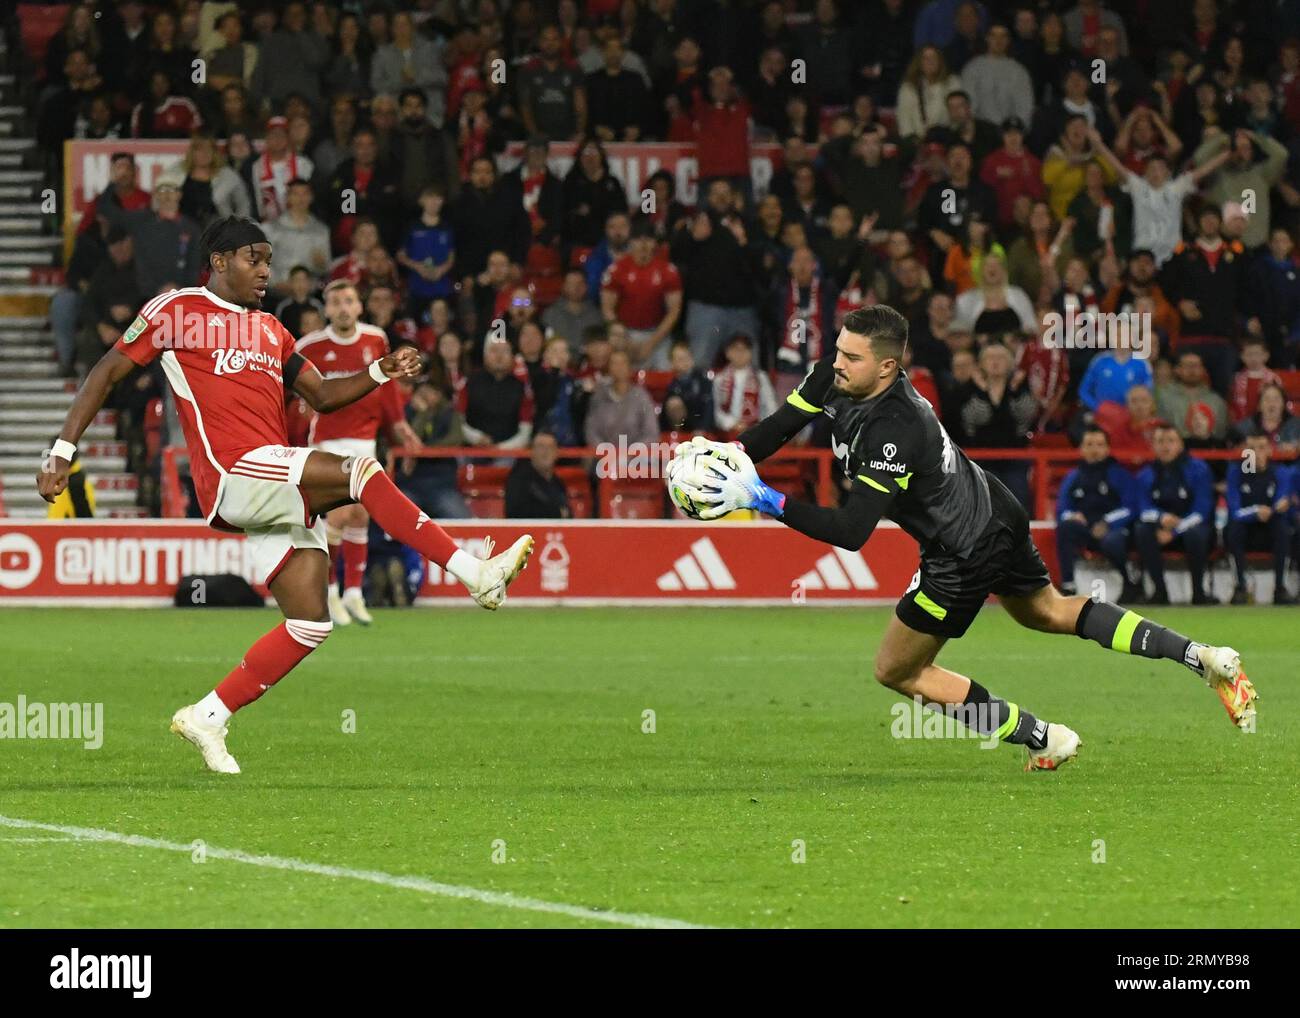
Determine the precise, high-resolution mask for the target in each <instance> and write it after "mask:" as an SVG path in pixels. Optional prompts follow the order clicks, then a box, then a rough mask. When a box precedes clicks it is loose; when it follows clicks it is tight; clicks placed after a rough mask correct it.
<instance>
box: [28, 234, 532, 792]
mask: <svg viewBox="0 0 1300 1018" xmlns="http://www.w3.org/2000/svg"><path fill="white" fill-rule="evenodd" d="M201 244H202V245H203V254H204V256H205V260H206V261H207V263H208V265H209V267H210V269H211V278H210V280H209V283H208V285H207V286H206V287H188V288H185V289H181V290H171V291H169V292H167V293H164V294H162V295H160V296H158V297H155V298H154V299H153V300H151V301H149V302H148V303H146V304H145V305H144V307H143V308H142V309H141V311H140V314H139V315H138V316H137V317H136V319H135V321H134V322H133V323H132V324H131V326H130V328H128V329H127V330H126V332H125V333H123V334H122V336H121V338H120V339H119V340H118V341H117V343H116V345H114V346H113V347H112V349H110V350H108V351H107V352H106V353H105V354H104V356H103V357H102V358H101V359H100V361H99V362H98V363H97V364H96V365H95V366H94V368H92V369H91V371H90V373H89V374H88V375H87V376H86V380H85V382H84V383H83V385H82V387H81V389H80V391H79V392H78V393H77V395H76V398H75V399H74V400H73V402H72V406H71V407H69V409H68V414H67V417H66V419H65V421H64V424H63V429H62V430H61V431H60V433H59V438H58V440H57V441H56V442H55V443H54V448H53V449H52V450H51V452H50V455H49V456H48V457H47V458H46V460H45V462H44V463H43V464H42V465H41V472H40V473H39V474H38V475H37V478H36V482H37V488H38V490H39V491H40V493H41V497H42V498H44V499H45V500H46V501H47V502H53V501H54V498H55V497H56V496H57V495H58V494H59V493H60V492H62V491H63V490H64V489H65V488H66V487H67V486H68V473H69V468H70V465H71V459H72V457H73V455H74V454H75V453H76V442H77V440H78V439H80V438H81V435H82V433H83V432H84V431H85V430H86V427H87V426H88V425H89V424H90V422H91V421H92V420H94V418H95V415H96V414H97V413H98V412H99V410H100V408H101V407H102V406H103V405H104V401H105V400H106V399H107V398H108V395H109V393H110V392H111V391H112V389H113V387H114V386H115V385H116V384H117V383H118V382H120V381H121V380H122V379H124V378H125V377H126V376H127V375H128V374H130V373H131V371H133V370H134V369H135V368H136V367H137V366H139V365H144V364H148V363H150V362H152V361H154V360H158V361H160V362H161V364H162V367H163V371H164V373H165V374H166V377H167V381H168V383H169V384H170V385H171V388H172V391H173V393H174V394H175V396H176V408H177V414H178V416H179V418H180V422H181V429H182V431H183V432H184V434H185V442H186V445H187V446H188V447H189V454H190V471H191V474H192V476H193V479H194V487H195V491H196V493H197V495H198V500H199V504H200V506H201V508H202V510H203V513H204V515H205V517H206V519H207V521H208V523H209V524H210V525H211V526H213V527H216V528H218V529H224V530H234V531H243V532H244V534H245V535H246V537H247V541H248V545H249V547H250V550H251V552H252V556H253V562H254V566H255V569H256V572H257V574H258V578H259V579H260V580H262V581H263V582H265V583H266V585H267V586H268V587H269V588H270V590H271V594H272V595H273V596H274V597H275V600H276V603H277V604H278V605H279V606H280V609H281V611H283V612H284V616H285V620H284V622H282V623H281V624H280V625H278V626H276V627H275V628H274V629H272V630H271V631H270V632H269V633H267V634H266V635H265V636H263V637H262V638H261V639H260V640H258V641H257V642H256V643H255V644H253V646H252V647H251V648H249V650H248V652H247V653H246V654H245V655H244V658H243V660H242V661H240V663H239V664H238V665H237V666H236V667H235V668H234V669H233V670H232V671H231V672H230V674H229V675H227V676H226V677H225V678H224V679H223V680H222V681H221V682H220V683H219V684H218V685H217V687H216V688H215V689H214V690H213V691H212V692H211V693H209V694H208V695H207V696H205V697H204V698H203V699H202V700H200V701H199V702H198V703H195V704H191V705H189V706H186V707H182V708H180V709H179V710H178V711H176V713H175V714H174V715H173V716H172V731H173V732H175V733H176V734H178V735H180V736H181V737H183V738H185V739H186V740H188V741H189V742H191V743H193V744H194V745H195V746H196V747H197V748H198V749H199V751H200V752H201V753H202V754H203V761H204V763H205V764H207V766H208V768H209V769H210V770H214V771H218V772H220V773H223V774H238V773H239V765H238V764H237V763H236V762H235V759H234V757H232V756H231V755H230V753H229V751H228V750H227V749H226V734H227V728H226V722H227V721H228V720H229V718H230V716H231V715H232V714H233V713H234V712H235V711H237V710H239V709H240V708H241V707H245V706H247V705H248V704H250V703H252V702H253V701H254V700H256V699H257V698H258V697H260V696H261V695H262V694H263V693H265V692H266V690H268V689H269V688H270V687H271V686H273V685H275V683H277V682H278V681H279V680H280V679H282V678H283V677H284V676H285V675H286V674H288V673H289V671H290V670H291V669H293V668H294V667H295V666H296V665H297V664H298V663H299V662H300V661H302V660H303V659H304V658H305V657H306V656H307V655H308V654H310V653H311V652H312V651H313V650H314V649H315V648H316V647H317V646H319V645H320V644H321V643H322V642H324V640H325V638H326V637H327V636H328V635H329V634H330V630H331V629H332V628H333V624H332V623H331V622H330V619H329V607H328V604H327V599H326V593H325V580H326V576H327V575H328V573H329V556H328V555H327V554H326V550H325V538H324V535H323V534H322V533H321V531H320V529H319V528H316V527H314V523H315V521H316V519H317V517H319V516H322V515H324V514H325V513H327V512H329V511H330V510H331V509H334V508H337V507H338V506H343V505H349V504H352V503H354V502H360V503H361V504H362V505H364V506H365V507H366V510H367V511H368V512H369V513H370V515H371V516H373V517H374V518H375V520H376V522H378V523H379V525H380V526H381V527H383V528H384V530H386V531H387V532H388V533H389V534H391V535H392V536H393V538H395V539H396V540H398V541H401V542H402V543H403V544H408V545H410V546H411V547H413V548H416V549H417V550H418V551H419V552H420V553H421V554H423V555H424V556H425V557H426V558H428V559H430V560H432V561H433V562H435V563H437V564H438V565H440V566H442V567H443V568H444V569H446V570H447V571H448V572H450V573H451V574H452V575H453V576H455V577H456V578H457V579H459V580H460V581H461V582H462V583H464V584H465V586H466V587H468V588H469V591H470V594H471V595H472V596H473V598H474V600H475V601H476V602H478V604H480V605H481V606H482V607H484V608H488V609H496V608H498V607H500V605H501V604H502V602H503V601H504V600H505V596H506V587H507V586H509V584H510V583H511V582H512V581H513V580H514V579H515V577H516V576H518V575H519V573H520V571H521V570H522V569H523V568H524V565H525V564H526V563H527V561H528V556H529V554H530V553H531V551H532V544H533V539H532V537H531V536H529V535H525V536H523V537H521V538H520V539H519V540H518V541H516V542H515V543H514V544H513V545H511V546H510V548H509V549H508V550H507V551H505V552H503V553H502V554H500V555H497V556H495V557H493V558H486V559H478V558H474V557H472V556H470V555H469V554H467V553H466V552H464V551H462V550H460V549H459V548H457V547H456V544H455V542H454V541H452V539H451V537H450V536H449V535H448V534H447V532H446V531H444V530H443V529H442V528H441V527H439V526H438V525H437V524H436V523H434V522H432V521H431V520H430V519H429V518H428V517H427V516H426V515H425V514H424V513H422V512H421V511H420V510H419V509H418V508H417V507H416V506H415V505H414V503H412V502H411V501H410V500H409V499H407V498H406V496H405V495H403V494H402V493H401V492H400V491H398V489H397V486H396V485H395V484H393V482H392V480H391V479H390V478H389V477H388V475H387V474H386V473H384V471H383V469H382V468H381V467H380V466H379V464H378V463H377V462H376V461H375V459H374V458H373V457H371V456H346V457H344V456H339V455H336V454H334V453H329V452H325V451H323V450H319V449H317V450H313V449H306V448H302V447H295V446H290V445H288V444H287V443H288V435H287V428H286V420H285V409H284V404H285V398H284V397H285V389H286V388H289V389H292V390H293V391H294V392H296V393H298V394H299V395H300V396H302V397H303V398H304V399H305V400H307V402H308V403H309V404H310V405H311V406H312V408H313V409H314V410H315V411H316V412H317V413H331V412H333V411H335V410H340V409H342V408H344V407H346V406H348V405H350V404H352V403H355V402H357V401H358V400H360V399H362V398H363V397H365V396H368V395H369V394H370V393H372V392H374V391H375V390H376V389H377V388H378V387H379V386H381V385H383V384H385V383H386V382H388V381H390V380H391V379H394V378H404V377H406V378H409V377H413V376H414V375H416V374H417V373H418V372H419V370H420V356H419V354H418V353H417V352H416V351H415V350H414V349H413V348H402V349H400V350H398V351H397V352H396V353H391V354H387V355H385V356H384V357H382V358H380V359H379V360H376V361H373V362H372V363H371V365H370V367H369V369H368V370H366V371H361V372H358V373H356V374H351V375H347V376H346V377H342V378H324V377H322V376H321V373H320V372H319V371H318V370H317V369H316V367H315V366H314V365H313V364H312V363H311V362H310V361H309V360H307V358H305V357H304V356H303V355H302V354H301V353H298V352H297V350H296V349H295V347H296V343H295V341H294V338H293V336H292V335H290V333H289V332H288V330H286V329H285V328H284V326H282V325H281V324H280V323H279V322H278V321H277V320H276V319H275V318H274V317H273V316H272V315H270V314H269V313H267V312H264V311H262V310H261V305H262V301H263V299H264V298H265V297H266V290H267V286H268V284H269V282H270V278H271V254H272V251H271V245H270V243H269V242H268V241H267V239H266V235H265V234H264V233H263V232H262V229H261V227H259V226H258V225H257V224H256V223H254V222H252V221H251V220H249V219H243V218H240V217H237V216H228V217H226V218H224V219H218V220H216V221H214V222H213V223H212V224H211V225H210V226H209V227H208V228H207V230H205V231H204V233H203V238H202V240H201ZM490 553H491V549H490V547H489V549H488V554H490Z"/></svg>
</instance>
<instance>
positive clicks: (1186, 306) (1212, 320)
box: [1161, 205, 1247, 392]
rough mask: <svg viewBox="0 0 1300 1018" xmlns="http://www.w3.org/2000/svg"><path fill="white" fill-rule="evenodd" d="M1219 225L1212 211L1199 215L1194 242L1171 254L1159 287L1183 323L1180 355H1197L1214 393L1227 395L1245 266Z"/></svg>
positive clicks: (1242, 301) (1235, 244)
mask: <svg viewBox="0 0 1300 1018" xmlns="http://www.w3.org/2000/svg"><path fill="white" fill-rule="evenodd" d="M1221 224H1222V220H1221V218H1220V214H1219V210H1218V209H1217V208H1216V207H1215V206H1213V205H1206V206H1205V207H1204V208H1202V209H1201V212H1200V214H1199V215H1198V216H1197V235H1196V239H1195V240H1193V241H1192V242H1191V243H1189V244H1183V243H1180V244H1178V246H1177V247H1175V248H1174V253H1173V256H1172V257H1171V258H1170V259H1169V261H1168V262H1167V263H1166V264H1165V267H1164V271H1163V273H1162V275H1161V286H1162V287H1163V288H1164V291H1165V293H1166V294H1168V296H1169V299H1170V300H1171V301H1172V302H1174V305H1175V306H1176V307H1177V308H1178V313H1179V315H1180V316H1181V317H1182V330H1181V334H1180V336H1179V340H1178V347H1177V349H1178V352H1180V353H1181V352H1182V351H1183V350H1185V349H1191V350H1194V351H1195V352H1197V353H1199V354H1200V355H1201V359H1202V361H1203V362H1204V364H1205V366H1206V368H1207V370H1208V371H1209V373H1210V379H1211V381H1212V383H1213V385H1214V388H1215V389H1217V390H1218V391H1220V392H1226V391H1227V389H1228V381H1229V379H1230V377H1231V374H1232V369H1233V367H1234V366H1235V364H1236V360H1237V354H1236V350H1235V349H1233V346H1232V340H1233V338H1234V337H1236V335H1237V334H1238V331H1239V328H1238V321H1239V319H1240V318H1241V311H1242V310H1243V308H1244V305H1245V298H1246V287H1245V274H1246V261H1247V260H1246V257H1245V254H1244V252H1243V251H1242V248H1241V244H1240V243H1238V242H1236V241H1227V240H1225V239H1224V238H1223V235H1222V232H1221V229H1222V227H1221Z"/></svg>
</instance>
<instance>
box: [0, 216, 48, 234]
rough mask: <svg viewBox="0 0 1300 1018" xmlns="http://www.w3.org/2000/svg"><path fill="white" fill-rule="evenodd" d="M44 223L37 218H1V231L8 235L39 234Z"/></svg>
mask: <svg viewBox="0 0 1300 1018" xmlns="http://www.w3.org/2000/svg"><path fill="white" fill-rule="evenodd" d="M44 225H45V224H44V222H43V221H42V220H40V219H38V218H37V217H36V216H4V217H0V230H4V231H5V232H6V233H25V234H39V233H40V231H41V227H42V226H44Z"/></svg>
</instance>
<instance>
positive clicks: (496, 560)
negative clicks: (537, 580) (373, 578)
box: [303, 452, 533, 611]
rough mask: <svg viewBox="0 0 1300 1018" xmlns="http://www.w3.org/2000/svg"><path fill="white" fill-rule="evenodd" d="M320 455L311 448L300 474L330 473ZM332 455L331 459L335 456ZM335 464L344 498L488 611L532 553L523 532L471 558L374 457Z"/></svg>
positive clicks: (498, 604) (499, 601) (500, 599)
mask: <svg viewBox="0 0 1300 1018" xmlns="http://www.w3.org/2000/svg"><path fill="white" fill-rule="evenodd" d="M322 456H324V457H328V456H329V454H328V453H321V452H315V453H312V455H311V457H310V459H309V460H308V465H307V469H306V470H305V471H304V474H303V477H304V480H305V479H306V478H307V476H308V474H309V473H310V474H311V475H312V476H313V477H315V476H318V471H320V470H322V469H323V470H324V471H325V472H326V473H329V472H330V470H329V459H326V460H322V461H321V463H320V464H319V465H318V464H317V463H316V461H317V458H318V457H322ZM332 458H333V459H335V460H336V461H337V458H336V457H332ZM338 469H341V470H342V471H343V473H344V475H345V476H346V482H347V484H346V486H347V497H348V498H351V499H352V500H354V501H356V502H360V503H361V504H362V505H363V506H364V507H365V509H366V512H368V513H369V514H370V515H371V517H373V518H374V520H375V522H376V523H378V524H379V525H380V526H381V527H383V528H384V530H385V531H386V532H387V533H389V534H391V535H392V536H393V537H394V538H396V539H397V540H398V541H400V542H402V543H403V544H407V545H410V546H411V547H412V548H414V549H415V550H416V551H418V552H420V554H422V555H423V556H424V557H425V558H427V559H429V560H430V561H432V562H434V563H436V564H437V565H439V566H442V567H443V568H444V569H446V570H447V571H448V572H449V573H451V574H452V575H453V576H454V577H456V579H458V580H460V582H461V583H463V584H465V586H466V587H467V588H468V589H469V592H470V595H471V596H472V597H473V598H474V600H475V601H476V602H478V604H479V605H480V606H481V607H483V608H487V609H489V610H490V611H495V610H496V609H497V608H499V607H501V605H502V603H503V602H504V601H505V599H506V588H507V587H509V586H510V584H511V583H512V582H514V579H515V577H517V576H518V575H519V574H520V573H521V572H523V569H524V566H526V565H527V564H528V557H529V556H530V555H531V554H532V553H533V539H532V536H531V535H528V534H525V535H524V536H523V537H521V538H519V540H517V541H515V543H514V544H512V545H511V546H510V547H509V548H507V549H506V550H505V551H503V552H502V553H501V554H500V555H496V556H493V555H492V543H491V541H488V542H487V550H486V552H485V557H484V558H483V559H476V558H474V557H473V556H472V555H468V554H466V553H465V552H463V551H461V550H460V549H459V548H457V547H456V543H455V542H454V541H453V540H452V539H451V536H450V535H449V534H448V533H447V532H446V531H445V530H443V529H442V527H440V526H438V525H437V524H436V523H434V522H433V521H431V520H430V519H429V517H428V516H426V515H425V514H424V513H423V512H421V511H420V509H419V508H418V507H417V506H416V504H415V503H414V502H412V501H411V500H410V499H408V498H407V497H406V496H405V495H403V494H402V493H401V491H399V490H398V488H397V485H395V484H394V483H393V481H392V479H391V478H390V477H389V476H388V475H387V474H386V473H384V470H383V468H382V467H381V466H380V465H379V463H378V462H377V461H376V460H374V459H372V458H371V457H369V456H350V457H348V458H346V459H344V460H342V461H341V463H340V466H339V468H338ZM329 480H331V481H332V480H334V479H333V478H330V479H329ZM335 483H337V482H335ZM327 486H328V481H327Z"/></svg>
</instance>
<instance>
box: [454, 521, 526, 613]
mask: <svg viewBox="0 0 1300 1018" xmlns="http://www.w3.org/2000/svg"><path fill="white" fill-rule="evenodd" d="M492 548H493V543H492V538H490V537H489V538H487V539H486V540H485V541H484V543H483V567H482V570H481V572H480V573H479V582H478V587H477V588H471V589H470V592H469V593H470V596H471V597H473V598H474V600H475V601H476V602H478V604H479V606H480V607H482V608H486V609H487V610H488V611H496V610H497V609H498V608H500V607H501V605H502V604H504V603H505V599H506V588H507V587H508V586H510V584H511V583H513V582H514V580H515V577H517V576H518V575H519V574H520V573H522V572H523V571H524V566H526V565H528V557H529V556H530V555H531V554H532V553H533V538H532V535H531V534H525V535H524V536H523V537H521V538H519V540H517V541H516V542H515V543H514V544H512V545H511V546H510V547H509V548H507V549H506V550H505V551H503V552H502V553H501V554H500V555H495V556H493V555H492ZM489 556H491V557H489Z"/></svg>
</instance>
